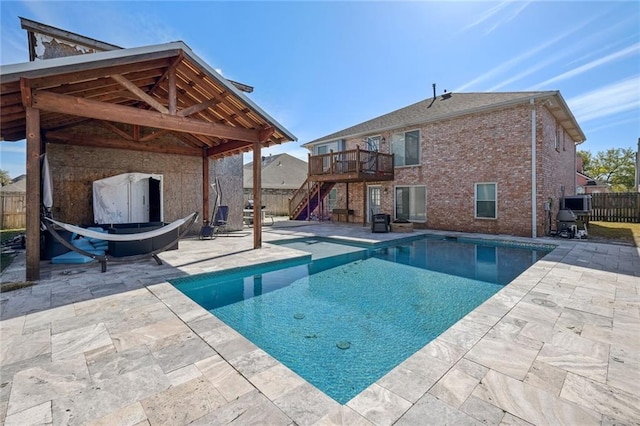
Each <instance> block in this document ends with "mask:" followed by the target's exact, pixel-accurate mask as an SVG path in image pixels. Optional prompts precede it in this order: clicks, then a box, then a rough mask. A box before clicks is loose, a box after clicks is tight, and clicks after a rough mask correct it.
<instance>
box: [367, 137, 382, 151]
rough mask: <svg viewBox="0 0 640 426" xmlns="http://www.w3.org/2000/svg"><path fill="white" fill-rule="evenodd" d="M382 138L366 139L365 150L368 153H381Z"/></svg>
mask: <svg viewBox="0 0 640 426" xmlns="http://www.w3.org/2000/svg"><path fill="white" fill-rule="evenodd" d="M381 140H382V137H381V136H369V137H368V138H364V149H366V150H367V151H380V141H381Z"/></svg>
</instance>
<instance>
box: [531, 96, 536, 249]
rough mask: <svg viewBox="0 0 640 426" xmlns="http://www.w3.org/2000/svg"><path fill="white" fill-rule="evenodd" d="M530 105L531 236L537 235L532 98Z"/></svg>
mask: <svg viewBox="0 0 640 426" xmlns="http://www.w3.org/2000/svg"><path fill="white" fill-rule="evenodd" d="M529 105H531V238H536V237H537V216H538V208H537V206H536V198H537V197H536V192H537V187H536V178H537V174H536V104H535V100H534V98H531V99H530V100H529Z"/></svg>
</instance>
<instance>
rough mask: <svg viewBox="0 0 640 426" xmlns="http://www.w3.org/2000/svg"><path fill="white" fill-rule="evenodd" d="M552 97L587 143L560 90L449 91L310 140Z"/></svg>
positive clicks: (563, 119)
mask: <svg viewBox="0 0 640 426" xmlns="http://www.w3.org/2000/svg"><path fill="white" fill-rule="evenodd" d="M545 98H548V99H549V104H548V105H547V107H548V108H549V110H550V111H551V113H552V114H553V115H554V116H555V117H556V118H557V119H558V121H559V122H560V123H561V124H562V126H563V127H564V128H565V129H566V131H567V133H568V134H569V135H570V136H571V138H572V139H573V141H574V142H576V143H581V142H584V141H585V139H586V137H585V136H584V134H583V133H582V130H581V129H580V127H579V126H578V123H577V122H576V120H575V118H574V117H573V114H572V113H571V111H570V110H569V108H568V107H567V105H566V103H565V102H564V100H563V99H562V96H561V95H560V92H558V91H541V92H496V93H452V92H450V93H445V94H443V95H441V96H437V97H431V98H428V99H425V100H422V101H420V102H417V103H415V104H413V105H409V106H407V107H404V108H400V109H398V110H396V111H393V112H390V113H388V114H385V115H381V116H379V117H376V118H374V119H371V120H368V121H365V122H363V123H360V124H356V125H355V126H352V127H348V128H346V129H344V130H340V131H338V132H335V133H332V134H330V135H327V136H323V137H321V138H318V139H315V140H313V141H311V142H307V143H306V144H304V145H303V146H311V145H315V144H318V143H322V142H329V141H332V140H336V139H346V138H351V137H357V136H364V135H370V134H375V133H380V132H383V131H389V130H394V129H398V128H403V127H410V126H417V125H420V124H424V123H428V122H435V121H441V120H445V119H448V118H453V117H457V116H461V115H466V114H473V113H476V112H482V111H489V110H493V109H498V108H504V107H507V106H510V105H515V104H519V103H525V102H529V101H530V99H545Z"/></svg>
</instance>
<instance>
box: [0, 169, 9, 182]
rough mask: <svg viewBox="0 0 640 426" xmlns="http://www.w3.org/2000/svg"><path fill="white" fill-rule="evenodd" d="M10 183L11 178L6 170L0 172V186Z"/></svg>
mask: <svg viewBox="0 0 640 426" xmlns="http://www.w3.org/2000/svg"><path fill="white" fill-rule="evenodd" d="M10 183H11V176H9V172H8V171H6V170H0V186H5V185H7V184H10Z"/></svg>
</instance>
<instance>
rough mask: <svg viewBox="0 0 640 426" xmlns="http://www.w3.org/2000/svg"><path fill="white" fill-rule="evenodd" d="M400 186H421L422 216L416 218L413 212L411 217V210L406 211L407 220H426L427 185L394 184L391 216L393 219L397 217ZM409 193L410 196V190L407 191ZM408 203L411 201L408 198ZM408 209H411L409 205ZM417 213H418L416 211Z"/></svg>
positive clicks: (421, 221)
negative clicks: (422, 196) (422, 194)
mask: <svg viewBox="0 0 640 426" xmlns="http://www.w3.org/2000/svg"><path fill="white" fill-rule="evenodd" d="M400 188H408V189H411V188H423V189H424V218H417V219H416V215H415V213H414V217H413V219H412V217H411V215H412V213H411V211H409V213H408V217H409V218H408V219H407V220H408V221H409V222H414V223H425V222H426V221H427V186H426V185H396V186H395V187H394V188H393V216H394V219H398V189H400ZM409 195H410V196H411V192H410V193H409ZM409 204H412V203H411V200H409ZM409 209H411V205H410V206H409ZM418 214H419V213H418Z"/></svg>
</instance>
